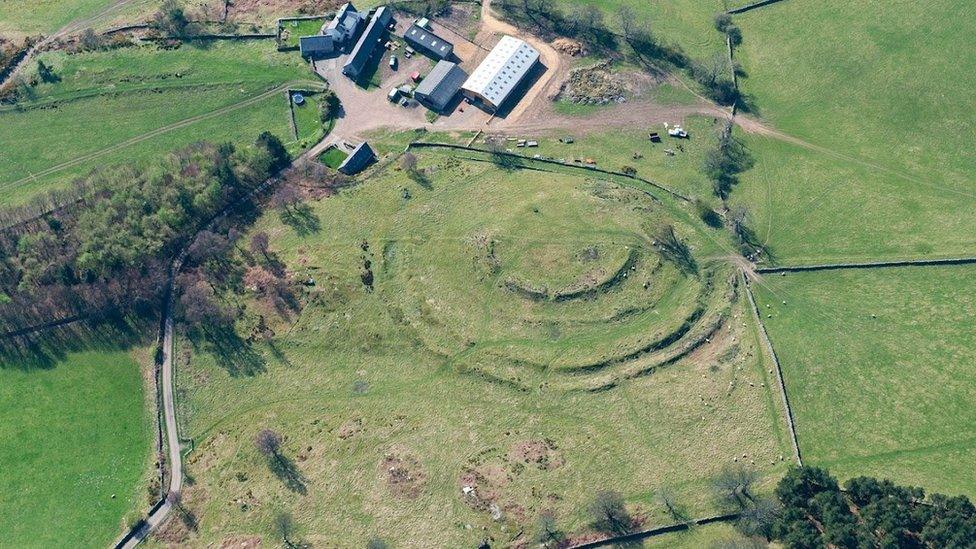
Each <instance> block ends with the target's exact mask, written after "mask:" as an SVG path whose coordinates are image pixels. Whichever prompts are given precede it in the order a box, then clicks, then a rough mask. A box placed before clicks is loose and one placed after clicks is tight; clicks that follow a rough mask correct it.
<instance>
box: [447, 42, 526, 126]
mask: <svg viewBox="0 0 976 549" xmlns="http://www.w3.org/2000/svg"><path fill="white" fill-rule="evenodd" d="M538 61H539V52H538V51H537V50H536V49H535V48H533V47H532V46H530V45H528V44H526V43H525V41H524V40H519V39H518V38H515V37H513V36H503V37H502V39H501V40H500V41H499V42H498V44H497V45H495V47H494V48H492V50H491V52H489V53H488V57H485V60H484V61H482V62H481V64H480V65H478V68H477V69H475V71H474V72H473V73H471V77H470V78H468V79H467V81H465V83H464V85H463V86H461V89H462V90H464V92H465V93H466V94H467V95H469V96H471V97H474V98H475V99H479V100H480V101H482V102H484V103H485V104H487V105H488V106H489V107H491V108H493V109H498V107H500V106H501V105H502V103H504V102H505V100H506V99H508V96H509V95H510V94H511V93H512V91H513V90H514V89H515V88H516V87H518V85H519V83H520V82H521V81H522V79H523V78H525V76H526V75H527V74H529V71H530V70H532V67H534V66H535V64H536V62H538Z"/></svg>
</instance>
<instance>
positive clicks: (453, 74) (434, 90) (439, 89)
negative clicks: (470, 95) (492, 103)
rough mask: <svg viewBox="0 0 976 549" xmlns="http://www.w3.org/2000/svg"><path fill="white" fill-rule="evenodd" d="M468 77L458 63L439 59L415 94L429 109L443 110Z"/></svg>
mask: <svg viewBox="0 0 976 549" xmlns="http://www.w3.org/2000/svg"><path fill="white" fill-rule="evenodd" d="M467 79H468V74H467V73H466V72H464V69H462V68H461V67H459V66H458V65H457V63H452V62H450V61H438V62H437V65H435V66H434V69H433V70H431V71H430V74H428V75H427V77H426V78H424V79H423V81H422V82H420V85H419V86H417V89H416V90H414V92H413V96H414V98H415V99H416V100H417V101H420V102H421V103H422V104H423V105H425V106H426V107H428V108H429V109H431V110H433V111H437V112H442V111H444V109H446V108H447V106H448V105H450V103H451V100H453V99H454V96H455V95H457V92H458V90H459V89H461V85H462V84H464V81H465V80H467Z"/></svg>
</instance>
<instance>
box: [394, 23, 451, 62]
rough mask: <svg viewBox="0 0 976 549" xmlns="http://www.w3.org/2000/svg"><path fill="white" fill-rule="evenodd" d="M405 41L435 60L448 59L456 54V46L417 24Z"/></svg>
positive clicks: (412, 27)
mask: <svg viewBox="0 0 976 549" xmlns="http://www.w3.org/2000/svg"><path fill="white" fill-rule="evenodd" d="M403 39H404V40H406V41H407V43H408V44H410V45H411V46H413V47H414V48H416V49H417V51H420V52H423V53H424V54H426V55H429V56H430V57H433V58H434V59H438V60H439V59H447V58H448V57H450V56H451V54H452V53H454V44H451V43H450V42H448V41H447V40H444V39H443V38H441V37H440V36H437V35H436V34H434V33H432V32H430V31H429V30H427V29H425V28H424V27H421V26H420V25H418V24H417V23H414V24H413V25H410V28H409V29H407V32H405V33H404V34H403Z"/></svg>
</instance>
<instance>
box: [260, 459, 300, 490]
mask: <svg viewBox="0 0 976 549" xmlns="http://www.w3.org/2000/svg"><path fill="white" fill-rule="evenodd" d="M268 468H269V469H271V472H272V473H274V475H275V476H276V477H278V480H280V481H281V482H282V483H283V484H284V485H285V487H286V488H288V489H289V490H291V491H292V492H295V493H297V494H302V495H305V494H306V493H308V485H307V481H306V479H305V476H304V475H302V472H301V471H299V470H298V467H297V466H296V465H295V462H294V461H293V460H292V459H291V458H289V457H288V456H286V455H284V454H282V453H281V452H275V453H274V454H272V455H271V456H269V457H268Z"/></svg>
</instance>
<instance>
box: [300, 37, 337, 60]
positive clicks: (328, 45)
mask: <svg viewBox="0 0 976 549" xmlns="http://www.w3.org/2000/svg"><path fill="white" fill-rule="evenodd" d="M337 46H338V44H336V42H335V40H333V39H332V36H329V35H326V34H316V35H313V36H302V37H301V38H299V39H298V49H299V50H300V51H301V52H302V57H313V58H319V57H326V56H329V55H332V54H334V53H336V52H337V51H338V50H339V48H338V47H337Z"/></svg>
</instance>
